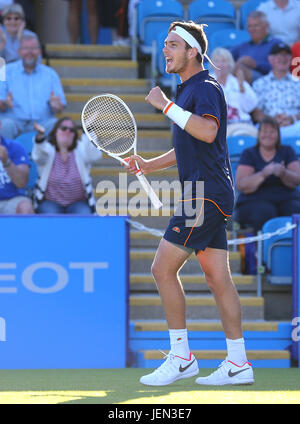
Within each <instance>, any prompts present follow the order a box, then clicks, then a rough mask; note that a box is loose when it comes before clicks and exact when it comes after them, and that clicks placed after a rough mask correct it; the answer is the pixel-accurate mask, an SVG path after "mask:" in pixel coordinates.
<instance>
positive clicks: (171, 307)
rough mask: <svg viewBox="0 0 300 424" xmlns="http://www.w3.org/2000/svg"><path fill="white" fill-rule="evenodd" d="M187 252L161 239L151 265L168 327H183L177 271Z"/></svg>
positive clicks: (182, 311) (182, 299) (182, 306)
mask: <svg viewBox="0 0 300 424" xmlns="http://www.w3.org/2000/svg"><path fill="white" fill-rule="evenodd" d="M189 256H190V254H189V253H187V252H185V251H184V250H182V249H180V248H178V247H176V246H174V245H173V244H172V243H170V242H168V241H167V240H165V239H162V240H161V242H160V244H159V247H158V250H157V252H156V255H155V258H154V262H153V265H152V274H153V277H154V279H155V282H156V285H157V288H158V291H159V294H160V297H161V300H162V303H163V307H164V311H165V316H166V320H167V322H168V327H169V328H174V329H176V328H185V327H186V318H185V295H184V290H183V287H182V285H181V282H180V279H179V276H178V272H179V270H180V269H181V268H182V266H183V265H184V264H185V262H186V260H187V259H188V257H189Z"/></svg>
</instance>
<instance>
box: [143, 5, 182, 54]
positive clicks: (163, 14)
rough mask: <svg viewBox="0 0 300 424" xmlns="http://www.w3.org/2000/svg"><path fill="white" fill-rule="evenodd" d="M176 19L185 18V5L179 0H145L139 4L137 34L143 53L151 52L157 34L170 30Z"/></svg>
mask: <svg viewBox="0 0 300 424" xmlns="http://www.w3.org/2000/svg"><path fill="white" fill-rule="evenodd" d="M175 20H184V10H183V6H182V4H181V3H180V2H178V1H177V0H143V1H141V2H140V3H139V4H138V5H137V36H138V38H139V47H140V50H141V52H142V53H144V54H151V52H152V43H153V41H154V40H155V38H156V35H157V34H159V33H161V32H162V31H165V32H166V33H167V32H168V29H169V26H170V24H171V23H172V22H173V21H175Z"/></svg>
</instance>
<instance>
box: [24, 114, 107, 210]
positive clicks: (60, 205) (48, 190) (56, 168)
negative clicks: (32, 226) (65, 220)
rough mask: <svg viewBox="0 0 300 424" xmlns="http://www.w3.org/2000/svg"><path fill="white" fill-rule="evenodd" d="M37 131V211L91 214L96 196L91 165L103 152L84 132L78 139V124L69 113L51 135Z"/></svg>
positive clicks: (35, 144) (38, 129)
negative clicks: (91, 175) (90, 173)
mask: <svg viewBox="0 0 300 424" xmlns="http://www.w3.org/2000/svg"><path fill="white" fill-rule="evenodd" d="M35 129H36V130H37V131H38V134H37V136H36V137H35V142H34V147H33V150H32V159H33V160H34V161H35V162H36V164H37V168H38V173H39V179H38V182H37V187H36V190H35V193H34V206H35V209H36V211H37V213H47V214H51V213H53V214H56V213H67V214H90V213H93V212H95V199H94V196H93V187H92V184H91V179H90V175H89V170H90V166H91V164H92V163H93V162H96V161H98V160H99V159H100V158H101V155H102V154H101V152H100V151H99V150H97V149H96V148H95V146H93V144H92V143H91V142H90V141H89V140H88V139H87V137H86V136H85V135H84V136H83V137H82V139H81V140H78V131H77V128H76V124H75V123H74V122H73V121H72V120H71V119H70V118H68V117H64V118H61V119H59V120H58V121H57V122H56V124H55V125H54V127H53V129H52V131H51V132H50V134H49V137H48V138H46V135H45V129H44V128H43V127H42V126H40V125H38V124H35Z"/></svg>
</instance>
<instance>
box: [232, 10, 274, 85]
mask: <svg viewBox="0 0 300 424" xmlns="http://www.w3.org/2000/svg"><path fill="white" fill-rule="evenodd" d="M247 22H248V32H249V34H250V37H251V41H247V42H246V43H242V44H238V45H237V46H235V47H233V48H231V50H230V51H231V53H232V56H233V58H234V60H235V68H234V71H233V74H234V75H235V74H236V72H237V71H238V69H240V68H241V69H242V71H243V72H244V75H245V79H246V81H247V82H248V83H249V84H252V82H253V81H255V80H256V79H257V78H259V77H261V76H263V75H266V74H267V73H268V72H270V70H271V65H270V62H269V61H268V56H269V53H270V50H271V48H272V47H273V45H274V44H276V43H278V42H280V41H281V40H279V39H278V38H273V37H272V36H271V35H270V34H269V23H268V20H267V17H266V15H265V14H264V13H263V12H259V11H257V10H254V11H253V12H251V13H250V14H249V15H248V21H247Z"/></svg>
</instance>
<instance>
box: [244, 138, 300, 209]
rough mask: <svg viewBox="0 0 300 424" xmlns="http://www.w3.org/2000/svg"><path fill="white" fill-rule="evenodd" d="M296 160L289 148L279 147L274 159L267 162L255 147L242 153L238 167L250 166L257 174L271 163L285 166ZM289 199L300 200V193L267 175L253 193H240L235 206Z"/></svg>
mask: <svg viewBox="0 0 300 424" xmlns="http://www.w3.org/2000/svg"><path fill="white" fill-rule="evenodd" d="M297 160H298V159H297V155H296V153H295V151H294V149H293V148H292V147H291V146H281V148H280V149H278V150H277V151H276V154H275V156H274V158H273V159H271V160H270V161H268V162H266V161H265V160H264V159H263V157H262V156H261V154H260V153H259V150H258V148H257V147H250V148H248V149H245V150H244V151H243V153H242V155H241V158H240V161H239V165H249V166H252V167H253V168H254V172H259V171H262V169H263V168H264V167H265V166H266V165H268V164H269V163H271V162H277V163H283V165H285V166H287V165H288V164H289V163H291V162H293V161H297ZM291 199H300V193H299V192H298V191H297V190H296V189H293V188H289V187H287V186H286V185H285V184H283V182H282V181H281V179H280V178H279V177H276V175H269V176H268V177H267V178H266V179H265V180H264V182H263V183H262V184H261V185H260V186H259V187H258V189H257V190H256V191H255V192H254V193H249V194H244V193H240V194H239V197H238V199H237V206H238V205H240V204H242V203H245V202H248V201H255V200H269V201H274V202H277V201H286V200H291Z"/></svg>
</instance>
